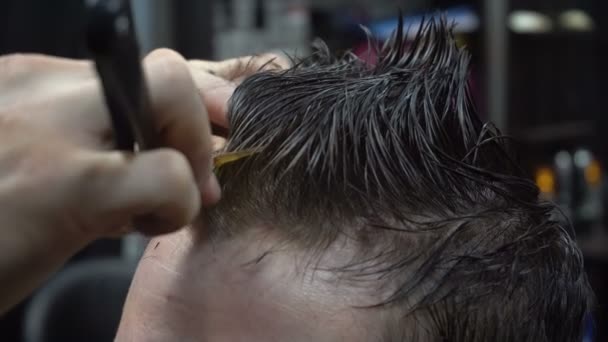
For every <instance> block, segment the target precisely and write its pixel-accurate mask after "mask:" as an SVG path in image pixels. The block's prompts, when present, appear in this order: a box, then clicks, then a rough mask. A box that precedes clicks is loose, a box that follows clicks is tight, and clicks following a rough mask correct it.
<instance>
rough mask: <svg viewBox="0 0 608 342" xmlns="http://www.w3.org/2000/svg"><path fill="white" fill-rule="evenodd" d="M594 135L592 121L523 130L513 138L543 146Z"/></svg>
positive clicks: (570, 122)
mask: <svg viewBox="0 0 608 342" xmlns="http://www.w3.org/2000/svg"><path fill="white" fill-rule="evenodd" d="M594 133H595V124H594V122H593V121H566V122H562V123H556V124H547V125H540V126H535V127H531V128H526V129H523V130H522V131H521V132H520V133H517V132H514V136H516V137H517V138H518V139H521V140H522V141H524V142H526V143H532V144H543V143H552V142H556V141H561V140H569V139H577V138H588V137H591V136H593V134H594Z"/></svg>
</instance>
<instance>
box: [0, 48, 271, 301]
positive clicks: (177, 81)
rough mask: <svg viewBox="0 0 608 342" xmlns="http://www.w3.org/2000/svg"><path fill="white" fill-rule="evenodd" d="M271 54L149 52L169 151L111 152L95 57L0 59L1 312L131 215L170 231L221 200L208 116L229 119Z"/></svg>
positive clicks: (150, 228) (158, 118) (157, 118)
mask: <svg viewBox="0 0 608 342" xmlns="http://www.w3.org/2000/svg"><path fill="white" fill-rule="evenodd" d="M273 58H274V57H273V56H260V57H255V58H244V59H240V60H230V61H225V62H202V61H196V62H190V63H189V62H187V61H185V60H184V59H183V58H182V57H181V56H179V55H178V54H177V53H175V52H172V51H170V50H159V51H156V52H153V53H152V54H151V55H149V56H148V57H147V58H146V59H145V61H144V69H145V72H146V75H147V80H148V86H149V89H150V93H151V101H152V107H153V108H152V111H153V116H154V117H153V120H154V124H155V126H156V129H157V132H158V135H159V136H160V139H161V141H162V143H163V145H164V146H165V148H163V149H158V150H152V151H145V152H142V153H138V154H131V153H122V152H117V151H112V148H113V136H112V125H111V121H110V116H109V114H108V112H107V109H106V106H105V104H104V100H103V96H102V93H101V90H100V87H99V82H98V80H97V77H96V75H95V72H94V68H93V65H92V64H91V63H90V62H84V61H75V60H68V59H60V58H53V57H47V56H40V55H11V56H4V57H0V313H1V312H2V311H4V310H6V309H7V308H8V307H9V306H10V305H13V304H14V303H16V302H17V301H18V300H20V299H21V298H23V296H25V295H26V294H27V293H29V292H30V291H31V290H32V289H33V288H34V287H35V286H36V285H38V284H39V283H40V282H41V281H42V280H43V279H44V278H45V277H46V276H48V274H49V273H50V272H52V271H53V270H54V269H56V268H57V267H59V266H60V265H61V264H62V263H63V262H64V261H65V260H67V259H68V258H69V257H70V256H71V255H72V254H73V253H75V252H76V251H78V250H79V249H80V248H82V247H84V246H85V245H86V244H88V243H89V242H91V241H92V240H94V239H97V238H100V237H105V236H116V235H120V234H122V233H124V232H126V231H128V230H129V227H131V224H132V223H133V225H134V226H136V227H137V228H140V229H141V230H142V231H144V232H146V233H148V234H160V233H167V232H171V231H174V230H176V229H179V228H180V227H182V226H184V225H186V224H188V223H189V222H190V221H191V220H192V219H193V218H194V217H195V215H196V214H197V213H198V211H199V207H200V205H201V202H202V204H203V205H211V204H213V203H214V202H216V201H217V200H218V199H219V197H220V188H219V185H218V184H217V180H216V179H215V177H214V176H213V174H212V172H211V168H212V165H211V149H212V147H211V144H212V140H211V132H210V128H209V127H210V123H209V118H211V120H212V121H214V122H216V123H217V124H218V125H224V126H225V125H226V118H225V111H226V101H227V100H228V97H229V96H230V95H231V94H232V91H233V90H234V87H235V82H234V81H235V80H237V79H238V78H240V77H242V76H244V75H247V74H251V73H253V72H255V71H256V70H258V69H259V67H260V66H262V65H265V63H266V62H269V61H271V60H272V59H273ZM267 67H270V68H272V67H280V64H277V63H276V62H275V63H270V64H268V65H267ZM228 76H230V77H228Z"/></svg>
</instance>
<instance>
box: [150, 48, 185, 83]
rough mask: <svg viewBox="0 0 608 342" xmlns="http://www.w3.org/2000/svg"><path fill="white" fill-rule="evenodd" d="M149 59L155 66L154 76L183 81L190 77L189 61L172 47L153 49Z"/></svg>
mask: <svg viewBox="0 0 608 342" xmlns="http://www.w3.org/2000/svg"><path fill="white" fill-rule="evenodd" d="M147 59H148V60H149V61H150V62H151V63H152V64H153V65H154V66H155V68H154V76H155V77H160V78H161V80H167V81H182V80H183V79H188V78H189V77H190V69H189V67H188V62H187V61H186V60H185V59H184V57H182V56H181V55H180V54H179V53H177V52H175V51H173V50H170V49H166V48H163V49H157V50H154V51H152V52H151V53H150V54H149V55H148V57H147Z"/></svg>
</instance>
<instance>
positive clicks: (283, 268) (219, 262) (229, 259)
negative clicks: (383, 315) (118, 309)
mask: <svg viewBox="0 0 608 342" xmlns="http://www.w3.org/2000/svg"><path fill="white" fill-rule="evenodd" d="M283 247H285V248H283ZM301 261H302V259H301V258H300V257H299V256H298V255H296V254H294V252H293V251H290V250H289V249H288V248H287V247H286V246H282V245H281V244H277V243H276V241H273V238H272V237H271V235H268V234H260V233H259V232H256V230H255V229H251V230H248V231H247V232H246V233H243V234H242V235H241V236H237V237H234V238H230V239H223V240H220V241H215V242H213V243H211V242H210V241H201V240H197V239H195V235H194V234H193V233H192V231H191V230H184V231H181V232H178V233H175V234H171V235H166V236H162V237H158V238H155V239H153V240H152V241H151V242H150V244H149V246H148V248H147V250H146V252H145V255H144V257H143V258H142V260H141V262H140V265H139V268H138V271H137V274H136V276H135V279H134V281H133V284H132V288H131V292H130V294H129V299H128V301H127V305H126V307H125V311H124V314H123V321H122V323H121V329H120V330H121V331H122V334H123V336H126V335H125V334H126V333H127V332H133V331H141V330H142V329H143V328H142V327H143V326H144V325H145V326H146V327H147V328H146V329H149V328H150V327H154V326H159V327H164V329H167V330H171V331H175V332H176V333H179V334H185V335H181V336H200V335H201V334H202V336H212V338H219V337H221V336H223V337H224V339H223V340H226V339H228V340H232V339H230V337H231V336H240V335H229V334H231V333H237V334H238V333H242V334H245V335H243V336H258V337H259V339H261V340H265V339H264V338H266V340H267V338H269V337H271V336H279V337H280V336H282V337H283V338H287V339H288V340H293V341H297V336H303V338H302V340H303V341H309V340H319V339H318V338H319V337H318V336H326V337H329V336H342V337H344V338H347V337H351V339H348V340H356V337H357V336H361V335H362V334H363V332H364V331H366V330H367V331H369V330H370V329H361V327H362V326H363V325H366V326H369V324H370V322H371V321H370V319H369V315H368V313H366V312H365V311H364V310H360V312H359V310H357V309H355V308H353V305H352V304H353V302H352V298H350V297H351V296H348V295H347V294H348V292H349V291H347V290H346V289H344V291H340V290H339V289H335V288H331V287H328V285H327V283H326V282H324V281H323V280H322V279H318V278H315V277H314V276H311V274H309V273H308V274H307V273H303V272H304V270H305V269H304V268H302V267H299V266H298V265H303V264H304V263H303V262H301ZM340 294H341V295H340ZM144 317H145V320H146V322H143V321H142V319H143V318H144ZM154 321H158V322H160V323H158V324H157V325H155V324H154V323H153V322H154ZM143 330H145V329H143ZM358 330H361V331H358ZM355 331H358V332H357V334H355V335H351V334H353V332H355ZM163 333H165V334H166V331H165V332H163ZM226 334H228V335H226ZM311 334H312V335H311ZM315 334H317V335H315ZM119 337H120V334H119ZM141 337H142V338H146V337H145V336H141ZM212 338H209V339H208V340H210V341H213V339H212ZM294 338H295V339H294ZM205 340H207V339H205ZM252 340H255V339H252ZM333 340H335V339H328V341H333ZM337 340H341V339H337Z"/></svg>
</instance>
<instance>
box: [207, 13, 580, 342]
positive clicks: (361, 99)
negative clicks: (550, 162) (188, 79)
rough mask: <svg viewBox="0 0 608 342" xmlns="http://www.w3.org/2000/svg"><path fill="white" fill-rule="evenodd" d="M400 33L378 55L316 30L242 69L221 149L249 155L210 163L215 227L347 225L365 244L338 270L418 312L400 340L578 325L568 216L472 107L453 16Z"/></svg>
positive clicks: (311, 239) (312, 236)
mask: <svg viewBox="0 0 608 342" xmlns="http://www.w3.org/2000/svg"><path fill="white" fill-rule="evenodd" d="M405 36H406V34H405V33H404V29H403V26H402V25H400V26H399V28H398V29H397V30H396V31H395V33H394V34H393V36H392V37H391V38H390V39H389V40H388V41H387V42H386V43H385V44H384V45H383V46H382V47H377V48H376V44H375V43H373V42H372V43H370V49H376V51H375V52H376V53H377V55H378V60H377V63H375V64H374V65H370V64H368V63H366V62H365V61H363V60H361V59H360V58H358V57H356V56H355V55H353V54H350V53H347V54H345V55H344V56H342V57H340V58H335V57H333V56H332V55H331V54H330V53H329V52H328V48H327V47H326V46H325V45H323V44H322V43H317V44H316V49H315V52H314V53H313V54H312V56H311V57H309V58H306V59H304V60H301V61H299V62H297V63H296V64H295V66H293V67H292V68H290V69H288V70H285V71H266V72H260V73H258V74H255V75H253V76H251V77H249V78H247V79H246V80H245V81H244V82H243V83H242V84H241V85H240V86H239V87H238V88H237V89H236V91H235V93H234V95H233V96H232V98H231V100H230V105H229V121H230V127H231V134H230V137H229V140H228V143H227V146H226V148H225V152H235V151H255V153H254V154H252V155H251V156H249V157H247V158H243V159H240V160H238V161H235V162H233V163H229V164H226V165H223V166H222V167H221V168H220V169H219V170H217V174H218V177H219V180H220V183H221V184H222V187H223V199H222V201H221V202H220V204H219V205H218V207H217V208H215V209H214V210H212V211H211V213H210V214H209V219H210V223H211V226H212V227H215V228H216V229H217V230H218V231H222V232H228V233H231V234H236V233H238V231H239V230H240V229H243V228H242V227H250V226H252V225H257V224H263V225H264V226H266V227H270V228H271V229H275V230H277V231H279V232H281V233H282V234H283V236H285V237H286V239H288V240H289V241H291V242H293V243H295V244H296V245H298V246H300V247H301V248H306V249H310V250H312V251H319V250H323V249H324V248H327V247H328V246H329V245H330V244H331V243H332V242H333V241H335V240H336V239H337V238H338V237H340V236H342V235H344V234H346V235H349V236H351V237H354V239H356V240H357V243H358V245H359V246H360V247H361V248H360V249H361V257H360V258H358V259H357V260H355V261H353V262H352V263H351V264H349V265H345V266H344V267H341V268H339V269H336V270H335V272H339V273H342V274H345V275H348V276H349V277H350V278H352V279H357V278H361V279H363V278H365V279H367V280H369V279H370V277H372V279H374V282H375V283H376V284H377V286H378V287H379V288H380V287H383V286H385V285H386V284H390V286H389V288H391V289H392V291H391V292H390V295H389V296H387V297H386V298H385V300H383V301H382V302H381V303H378V305H379V306H383V307H402V308H403V310H401V313H402V316H401V317H402V318H403V319H404V320H405V319H409V318H411V317H412V316H416V317H425V320H426V322H427V324H424V326H425V328H424V330H425V332H418V333H414V332H412V331H415V330H416V329H412V327H411V326H410V327H408V331H409V332H408V331H406V332H404V335H403V339H404V340H414V337H413V336H422V335H425V336H432V339H433V340H435V339H437V340H445V341H575V340H577V339H580V337H581V334H582V326H583V324H582V322H583V318H584V316H585V314H586V312H587V310H588V299H589V296H590V290H589V286H588V283H587V279H586V276H585V274H584V271H583V261H582V256H581V252H580V250H579V249H578V248H577V247H576V244H575V242H574V239H573V233H572V231H571V229H570V228H569V226H568V225H564V224H561V223H560V222H558V221H556V220H554V219H552V213H553V212H554V207H553V206H552V205H551V204H548V203H543V202H540V201H539V199H538V189H537V187H536V186H535V185H534V184H533V183H532V182H531V181H530V180H528V179H527V178H526V177H525V175H524V173H523V172H522V171H521V169H520V168H519V167H518V164H517V162H516V161H515V160H514V157H513V153H512V151H511V148H510V146H509V143H508V140H507V139H504V138H503V137H502V136H501V134H500V132H499V131H498V130H497V129H496V128H495V127H494V126H492V125H491V124H484V123H482V122H481V121H480V119H479V118H478V117H477V116H476V114H475V111H474V107H473V105H472V102H471V100H470V97H469V91H468V86H467V78H468V66H469V60H470V58H469V55H468V53H467V52H466V51H465V50H463V49H461V48H459V47H457V45H456V43H455V41H454V37H453V34H452V27H451V26H450V25H448V24H447V23H446V21H445V20H438V21H436V20H431V21H428V22H427V23H426V24H424V25H423V26H422V27H421V29H420V30H419V33H418V34H417V36H416V38H415V39H413V40H412V41H408V40H407V39H406V37H405ZM399 325H400V324H399V323H396V324H395V326H393V329H387V331H393V332H394V331H399V329H398V326H399ZM420 326H423V325H420ZM421 329H422V328H421ZM414 334H418V335H414ZM389 335H390V336H387V339H389V340H390V339H391V338H393V339H395V338H396V336H397V334H396V333H390V334H389Z"/></svg>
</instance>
